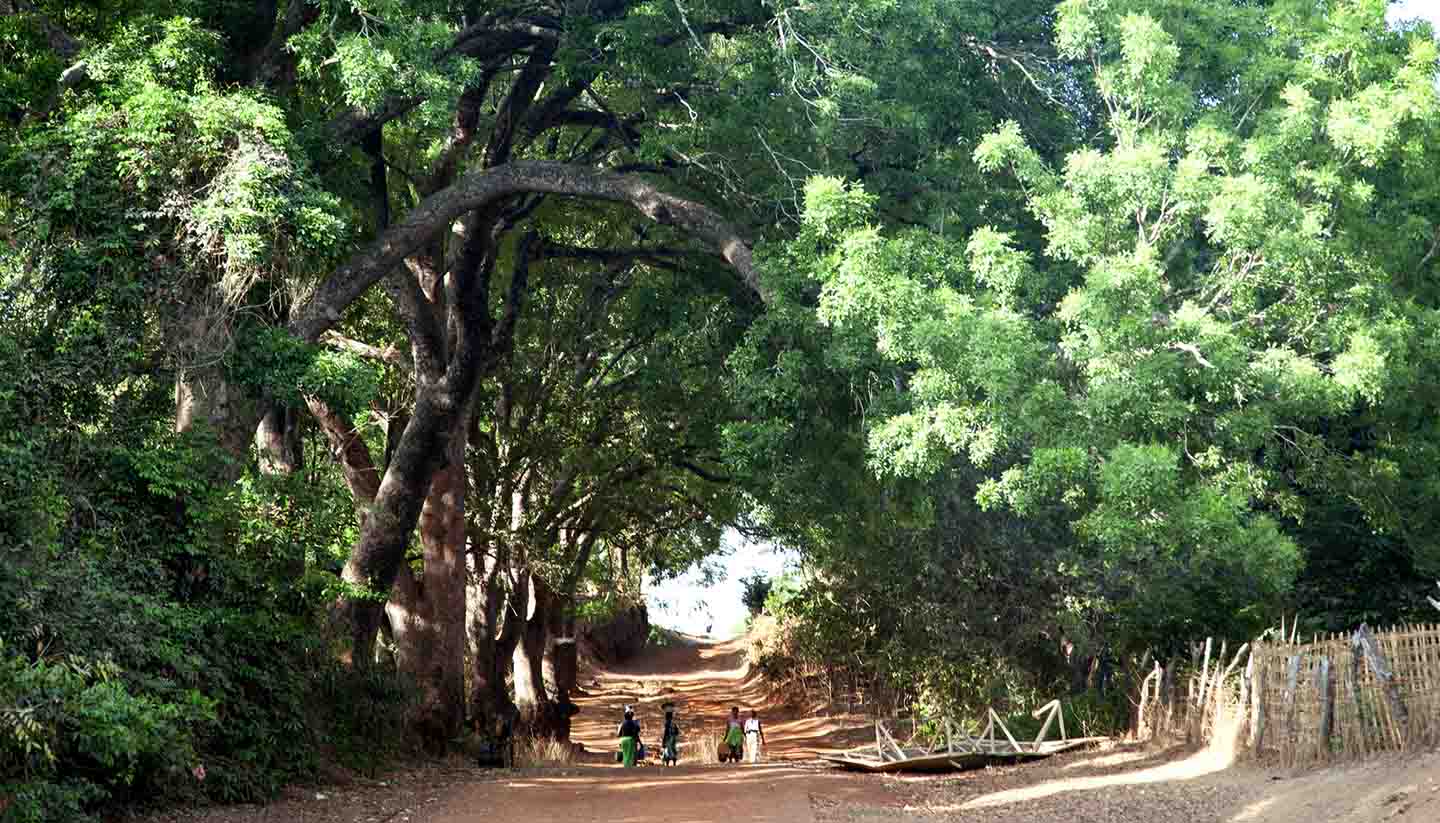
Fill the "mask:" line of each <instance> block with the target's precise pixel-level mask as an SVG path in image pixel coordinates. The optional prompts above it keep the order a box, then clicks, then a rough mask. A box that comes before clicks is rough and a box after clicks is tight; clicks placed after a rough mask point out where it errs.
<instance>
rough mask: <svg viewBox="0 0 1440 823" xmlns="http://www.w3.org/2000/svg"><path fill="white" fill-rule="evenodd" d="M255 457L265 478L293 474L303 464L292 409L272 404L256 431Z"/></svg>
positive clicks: (298, 430)
mask: <svg viewBox="0 0 1440 823" xmlns="http://www.w3.org/2000/svg"><path fill="white" fill-rule="evenodd" d="M255 453H256V455H257V456H258V458H259V461H260V471H261V472H263V473H265V474H294V473H295V472H297V471H299V470H300V468H301V466H303V465H304V464H305V459H304V458H305V455H304V452H303V451H302V447H301V440H300V418H299V415H298V414H296V412H295V409H292V408H290V407H288V406H285V405H284V404H282V403H271V404H270V407H269V409H267V410H266V412H265V416H264V417H262V418H260V425H259V426H257V427H256V428H255Z"/></svg>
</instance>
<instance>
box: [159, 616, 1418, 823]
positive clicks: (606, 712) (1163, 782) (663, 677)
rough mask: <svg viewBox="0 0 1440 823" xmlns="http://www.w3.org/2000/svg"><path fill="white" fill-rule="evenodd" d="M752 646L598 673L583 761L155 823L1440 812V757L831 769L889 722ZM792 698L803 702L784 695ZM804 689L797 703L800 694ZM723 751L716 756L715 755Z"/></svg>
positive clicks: (1404, 822) (350, 786) (1115, 753)
mask: <svg viewBox="0 0 1440 823" xmlns="http://www.w3.org/2000/svg"><path fill="white" fill-rule="evenodd" d="M743 649H744V645H743V641H740V640H737V641H730V642H722V643H713V642H701V641H695V640H693V639H688V640H682V642H678V643H675V644H672V645H670V646H666V647H662V648H654V649H650V650H649V651H647V653H646V654H645V655H644V656H643V657H642V658H641V659H640V660H638V661H637V662H636V663H634V664H633V665H631V666H628V667H622V668H617V669H614V670H604V671H595V672H592V673H590V674H587V675H586V676H585V682H584V683H583V685H584V687H585V692H586V693H585V694H583V695H581V696H580V697H578V698H577V702H578V703H579V704H580V705H581V707H582V712H581V714H580V715H579V716H578V717H577V718H576V722H575V727H574V738H575V740H576V741H578V742H581V743H583V744H584V745H585V748H586V750H587V754H586V755H584V756H583V757H582V759H581V761H580V762H577V763H573V764H569V765H565V766H559V767H547V768H529V769H518V770H515V771H500V770H484V769H475V768H472V767H470V766H469V765H468V764H465V763H463V762H460V761H455V762H452V763H450V764H422V765H419V766H417V767H414V768H411V769H408V770H401V771H398V772H395V773H393V774H391V775H388V776H385V777H383V778H382V779H380V780H362V779H355V780H352V781H350V782H348V783H346V784H345V785H339V786H331V787H327V788H320V789H315V788H308V789H302V788H296V789H291V790H289V791H288V792H287V793H286V796H285V797H284V798H283V799H281V800H280V801H278V802H276V803H273V804H270V805H267V806H258V807H257V806H237V807H227V808H211V809H201V810H190V811H181V810H177V811H171V812H167V813H163V814H159V815H154V816H151V817H149V818H146V819H145V821H146V823H602V822H603V823H642V821H643V823H761V821H765V822H767V823H768V821H777V823H778V821H785V823H812V822H813V823H882V822H883V823H892V821H899V822H900V823H1002V822H1003V823H1009V821H1015V820H1024V821H1027V822H1028V823H1321V821H1325V823H1331V822H1332V821H1333V823H1380V822H1381V821H1384V823H1392V821H1393V823H1440V752H1435V753H1416V754H1411V755H1406V756H1403V757H1402V756H1398V755H1397V756H1392V757H1389V758H1382V759H1378V760H1373V761H1367V762H1364V763H1360V764H1355V765H1351V766H1348V767H1341V768H1333V769H1326V770H1316V771H1311V772H1305V773H1293V772H1291V773H1287V772H1281V771H1276V770H1271V769H1264V768H1259V767H1254V766H1239V767H1231V766H1230V765H1229V762H1228V758H1223V757H1217V753H1215V752H1205V751H1202V752H1193V753H1186V752H1180V751H1177V750H1164V751H1156V750H1154V749H1147V748H1143V747H1134V746H1125V747H1118V748H1115V749H1112V750H1109V751H1104V752H1076V753H1071V754H1067V755H1062V756H1059V757H1056V758H1053V759H1052V760H1049V761H1046V762H1044V763H1035V764H1026V765H1023V766H1011V767H1002V768H991V769H983V770H978V771H972V772H965V773H962V774H952V775H946V776H940V777H926V778H882V777H878V776H874V775H857V774H849V773H845V772H841V771H837V770H831V769H826V768H823V767H820V766H818V765H816V762H815V760H814V758H815V756H816V755H817V754H820V753H824V752H832V751H838V750H843V749H845V748H849V747H852V746H855V745H857V744H861V743H864V742H865V739H866V738H867V737H869V735H870V734H872V732H871V731H870V730H869V729H868V728H867V727H865V726H864V725H863V724H862V725H860V726H859V727H857V726H856V725H854V724H850V725H847V724H846V723H845V722H843V721H842V720H840V719H836V718H830V717H826V716H823V715H824V713H823V712H820V713H817V712H813V711H810V710H808V709H806V708H803V707H789V706H785V705H781V702H782V701H777V700H776V699H774V698H773V696H772V695H771V693H770V691H769V690H768V689H767V688H766V685H765V684H764V682H763V681H761V679H760V678H759V677H757V676H755V675H754V674H753V673H752V672H751V671H750V670H749V669H748V667H747V666H746V665H745V658H744V651H743ZM781 697H794V696H793V695H782V696H781ZM665 702H674V703H675V704H676V705H677V708H678V717H679V720H680V723H681V727H682V729H683V730H684V731H685V740H686V742H687V748H689V750H690V751H689V752H688V754H687V753H686V752H685V751H684V750H682V765H680V766H678V767H675V768H668V769H667V768H663V767H661V766H658V765H655V764H654V763H648V764H645V765H642V766H641V767H639V768H635V769H623V768H620V767H619V766H617V765H615V764H614V762H613V756H612V754H613V750H614V743H615V741H614V733H615V727H616V725H617V724H618V722H619V719H620V714H621V710H622V708H623V707H624V706H625V705H633V706H635V707H636V708H637V712H638V715H639V717H640V719H641V722H642V723H643V725H644V733H643V737H644V739H645V741H646V742H647V743H648V744H651V745H654V744H655V742H656V739H657V738H658V736H659V730H660V727H661V717H662V715H661V708H660V707H661V705H662V704H664V703H665ZM788 702H798V701H788ZM732 705H734V706H739V707H740V708H741V710H742V711H744V712H748V710H749V709H750V708H755V709H757V710H758V711H759V712H760V715H761V718H762V719H763V720H764V721H765V724H766V736H767V737H768V738H769V742H770V746H769V751H768V757H767V761H766V762H764V763H761V764H758V765H753V766H752V765H740V766H735V765H726V766H720V765H714V764H709V765H705V764H701V763H699V762H698V761H700V760H702V759H705V758H701V757H699V756H697V749H698V747H704V746H710V745H713V743H712V736H714V735H718V733H719V731H720V730H721V729H722V728H723V724H724V719H725V716H726V715H727V714H728V713H729V708H730V706H732ZM708 759H713V758H708Z"/></svg>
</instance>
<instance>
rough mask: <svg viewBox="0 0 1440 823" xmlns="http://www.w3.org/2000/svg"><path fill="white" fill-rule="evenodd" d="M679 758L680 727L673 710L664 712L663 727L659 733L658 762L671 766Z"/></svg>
mask: <svg viewBox="0 0 1440 823" xmlns="http://www.w3.org/2000/svg"><path fill="white" fill-rule="evenodd" d="M679 760H680V727H679V726H677V725H675V712H673V711H667V712H665V729H664V730H663V731H662V732H661V733H660V762H662V763H664V764H665V765H667V766H673V765H675V764H676V763H677V762H679Z"/></svg>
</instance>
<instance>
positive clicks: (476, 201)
mask: <svg viewBox="0 0 1440 823" xmlns="http://www.w3.org/2000/svg"><path fill="white" fill-rule="evenodd" d="M527 193H528V194H556V195H562V196H567V197H580V198H585V199H591V200H604V201H609V202H616V203H626V204H628V205H630V206H631V207H633V208H635V209H636V210H637V211H639V212H640V213H641V214H644V215H645V216H646V217H648V218H650V219H651V220H654V221H655V222H657V223H661V224H664V225H668V226H673V227H675V228H677V229H680V230H682V231H685V232H688V233H689V234H691V235H693V236H695V237H696V238H697V239H699V240H702V241H704V242H706V243H708V244H709V245H711V246H712V247H714V248H715V249H716V250H717V251H718V252H719V254H720V256H721V257H723V258H724V259H725V261H726V262H727V263H729V264H730V265H731V267H733V268H734V269H735V271H736V272H737V273H738V274H739V275H740V277H741V279H742V280H743V281H744V282H745V284H746V285H747V286H749V288H750V289H751V290H752V291H754V292H755V293H756V294H758V295H759V296H760V298H761V299H762V300H765V299H768V295H769V293H768V290H766V289H765V288H764V287H763V286H762V284H761V283H760V274H759V272H758V271H757V270H756V268H755V264H754V261H753V259H752V255H751V251H750V246H749V245H748V244H747V243H746V242H745V240H744V239H743V238H741V236H740V234H739V232H738V231H736V230H735V228H734V227H732V226H731V225H730V224H729V223H728V222H727V221H726V220H725V219H724V218H722V217H721V216H720V215H719V214H717V213H715V212H714V211H712V210H711V209H709V208H707V207H706V206H703V205H701V204H699V203H696V202H694V201H691V200H686V199H683V198H680V197H676V196H674V195H671V194H667V193H665V192H662V191H660V190H659V189H658V188H656V187H655V186H654V185H653V184H651V183H650V182H648V181H646V180H643V179H640V178H637V177H631V176H626V175H618V174H610V173H606V172H602V171H597V170H595V169H593V168H588V167H577V166H570V165H566V164H564V163H552V162H547V161H518V162H514V163H507V164H505V165H503V166H498V167H496V168H493V169H486V170H483V171H477V172H472V173H470V174H467V175H465V176H463V177H461V178H460V179H459V180H457V181H456V183H455V184H454V185H453V186H450V187H449V188H447V189H445V190H443V191H440V192H437V193H436V194H434V195H432V196H430V197H427V198H426V199H425V200H423V201H421V202H420V204H419V205H417V206H416V207H415V208H414V209H411V210H410V212H409V213H408V214H406V215H405V217H404V219H402V220H400V221H399V222H397V223H395V224H394V225H393V226H391V227H390V229H389V230H388V231H386V232H385V233H384V234H382V235H381V236H380V238H379V239H378V240H376V241H375V243H374V244H373V245H371V246H370V248H368V249H366V250H364V251H362V252H360V253H358V254H356V255H355V256H354V257H353V258H351V260H350V261H349V262H347V263H346V264H345V265H343V266H341V267H340V268H339V269H337V270H336V271H335V272H333V273H332V274H331V275H330V276H329V277H328V278H326V280H325V281H324V282H323V283H321V284H320V286H319V288H317V289H316V291H315V295H314V296H313V297H312V298H311V300H310V302H309V304H307V305H306V307H305V308H304V309H303V310H302V311H301V313H300V314H299V315H298V316H297V317H296V319H295V320H294V321H293V322H292V323H291V324H290V330H291V331H292V332H294V333H295V334H296V335H297V336H299V337H301V338H303V339H305V340H310V341H315V340H318V339H319V338H320V335H321V334H323V333H324V332H326V331H328V330H329V329H330V328H331V327H333V326H334V325H335V323H336V322H338V321H339V319H340V314H341V312H342V311H344V309H345V307H347V306H349V305H350V303H351V302H353V301H354V300H355V299H356V298H357V297H359V296H360V295H361V294H362V293H364V291H365V290H366V289H368V288H369V287H370V286H372V285H374V284H375V283H376V282H377V281H379V280H380V279H381V278H382V277H384V276H385V275H386V274H387V273H389V272H390V271H392V270H393V269H395V268H396V267H397V266H399V265H400V263H401V261H402V260H404V259H405V257H406V256H408V255H410V254H412V253H414V252H415V250H417V249H419V248H420V247H421V246H422V245H424V243H425V242H426V241H428V240H429V239H430V238H431V237H432V236H434V234H435V233H436V232H438V231H440V230H442V229H444V228H445V227H447V226H449V225H450V224H451V223H452V222H453V221H454V220H455V219H456V218H457V217H459V216H460V215H462V214H464V213H465V212H467V211H472V210H475V209H479V208H482V207H486V206H489V205H492V204H495V203H497V202H499V201H501V200H503V199H505V198H508V197H513V196H515V195H518V194H527Z"/></svg>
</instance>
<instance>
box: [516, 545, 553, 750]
mask: <svg viewBox="0 0 1440 823" xmlns="http://www.w3.org/2000/svg"><path fill="white" fill-rule="evenodd" d="M525 577H526V578H527V582H528V585H526V587H525V588H526V589H528V597H527V598H526V599H527V603H526V606H527V609H526V610H525V612H521V613H522V614H524V615H525V618H524V619H523V620H521V621H520V623H519V630H520V631H519V637H518V638H517V639H518V642H517V643H516V644H515V653H514V673H513V680H514V687H515V706H516V708H517V709H518V710H519V712H520V723H521V725H522V727H523V728H524V729H525V730H526V732H527V733H529V734H531V735H533V736H535V737H559V736H560V735H561V733H562V728H561V723H560V712H559V711H558V709H559V707H558V706H557V705H556V704H555V703H554V702H553V701H552V700H550V696H549V695H548V694H546V692H545V671H544V662H545V644H546V641H547V640H549V637H550V614H551V611H552V608H553V603H552V601H553V599H554V598H553V595H552V594H551V592H550V588H549V587H548V586H547V585H545V582H544V581H543V580H541V579H540V578H538V577H536V576H535V575H533V574H528V573H527V574H526V575H525Z"/></svg>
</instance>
